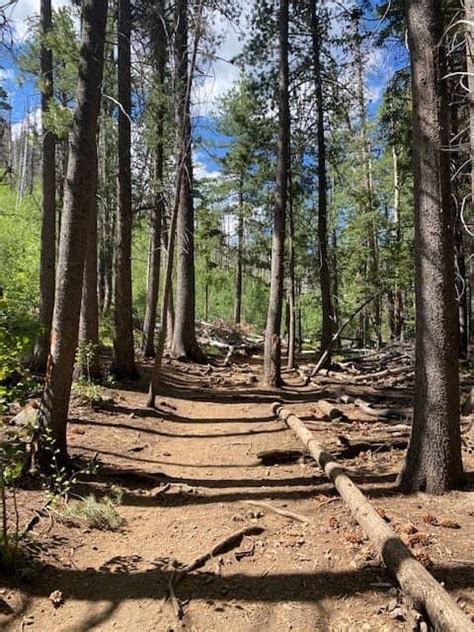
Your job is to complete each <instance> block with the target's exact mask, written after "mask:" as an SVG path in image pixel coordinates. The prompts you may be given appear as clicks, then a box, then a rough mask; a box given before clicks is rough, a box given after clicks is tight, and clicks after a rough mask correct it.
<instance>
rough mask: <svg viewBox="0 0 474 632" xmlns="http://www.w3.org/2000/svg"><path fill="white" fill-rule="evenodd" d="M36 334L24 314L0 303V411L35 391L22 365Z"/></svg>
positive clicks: (36, 327)
mask: <svg viewBox="0 0 474 632" xmlns="http://www.w3.org/2000/svg"><path fill="white" fill-rule="evenodd" d="M38 332H39V327H38V325H37V324H36V323H35V322H34V320H33V318H32V316H31V315H30V314H29V313H28V312H26V311H25V310H23V309H22V308H21V307H19V306H18V305H14V304H12V303H11V302H9V301H7V300H6V299H0V410H2V409H3V410H5V409H6V408H7V407H8V404H9V403H10V402H12V401H20V402H21V401H22V400H23V399H24V398H25V397H26V396H27V395H29V394H31V392H32V390H34V389H35V387H36V384H35V382H34V381H33V379H32V377H31V375H30V372H29V371H28V369H27V366H26V363H27V361H28V359H29V357H30V354H31V350H32V347H33V342H34V339H35V336H36V335H37V334H38Z"/></svg>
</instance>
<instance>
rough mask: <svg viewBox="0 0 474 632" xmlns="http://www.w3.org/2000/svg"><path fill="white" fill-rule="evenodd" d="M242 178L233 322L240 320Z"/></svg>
mask: <svg viewBox="0 0 474 632" xmlns="http://www.w3.org/2000/svg"><path fill="white" fill-rule="evenodd" d="M242 188H243V182H242V178H241V179H240V181H239V218H238V227H237V271H236V276H235V298H234V324H236V325H240V322H241V320H242V276H243V251H244V209H243V206H244V199H243V198H244V195H243V191H242Z"/></svg>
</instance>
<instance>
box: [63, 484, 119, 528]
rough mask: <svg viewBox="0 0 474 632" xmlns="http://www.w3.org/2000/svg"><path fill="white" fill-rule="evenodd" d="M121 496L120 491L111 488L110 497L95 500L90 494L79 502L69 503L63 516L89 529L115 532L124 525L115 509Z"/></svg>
mask: <svg viewBox="0 0 474 632" xmlns="http://www.w3.org/2000/svg"><path fill="white" fill-rule="evenodd" d="M122 496H123V492H122V490H121V489H120V488H117V487H113V488H112V495H111V496H104V497H103V498H101V499H97V498H96V497H95V496H94V495H93V494H91V495H90V496H86V497H85V498H83V499H81V500H75V501H71V502H70V503H69V504H68V505H67V508H66V510H65V516H66V517H67V518H71V519H72V520H73V521H74V520H78V521H79V522H80V523H81V524H85V525H86V526H87V527H89V528H90V529H101V530H108V531H117V530H118V529H120V528H121V527H122V526H123V524H124V519H123V518H122V516H121V515H120V514H119V513H118V511H117V509H116V507H117V506H118V505H119V504H120V503H121V501H122Z"/></svg>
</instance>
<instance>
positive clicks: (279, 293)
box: [264, 0, 290, 386]
mask: <svg viewBox="0 0 474 632" xmlns="http://www.w3.org/2000/svg"><path fill="white" fill-rule="evenodd" d="M279 28H280V35H279V38H280V39H279V42H280V43H279V49H280V69H279V75H278V104H279V129H278V149H277V152H278V155H277V167H276V194H275V209H274V214H273V238H272V263H271V278H270V299H269V304H268V313H267V326H266V330H265V350H264V372H265V382H266V384H267V386H280V385H281V383H282V379H281V338H280V333H281V312H282V300H283V280H284V257H285V224H286V207H287V197H288V165H289V157H290V156H289V154H290V149H289V147H290V143H289V139H290V109H289V100H288V0H280V15H279Z"/></svg>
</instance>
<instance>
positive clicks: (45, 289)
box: [33, 0, 56, 372]
mask: <svg viewBox="0 0 474 632" xmlns="http://www.w3.org/2000/svg"><path fill="white" fill-rule="evenodd" d="M40 20H41V52H40V55H41V57H40V63H41V80H42V83H43V87H42V91H41V117H42V125H43V132H42V170H41V180H42V191H43V216H42V220H41V254H40V308H39V322H40V324H41V328H42V332H41V335H40V336H39V337H38V339H37V340H36V344H35V349H34V354H33V367H34V369H35V370H37V371H40V372H43V371H45V370H46V361H47V358H48V351H49V342H50V336H51V322H52V318H53V308H54V284H55V267H56V159H55V153H56V152H55V148H56V142H55V138H54V134H53V133H52V131H51V130H49V129H48V128H47V126H46V121H45V119H46V113H47V111H48V108H49V105H50V103H51V102H52V100H53V96H54V91H53V53H52V51H51V49H50V48H47V46H46V43H45V41H44V37H45V35H47V33H48V32H49V31H50V30H51V28H52V22H51V0H41V5H40Z"/></svg>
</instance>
